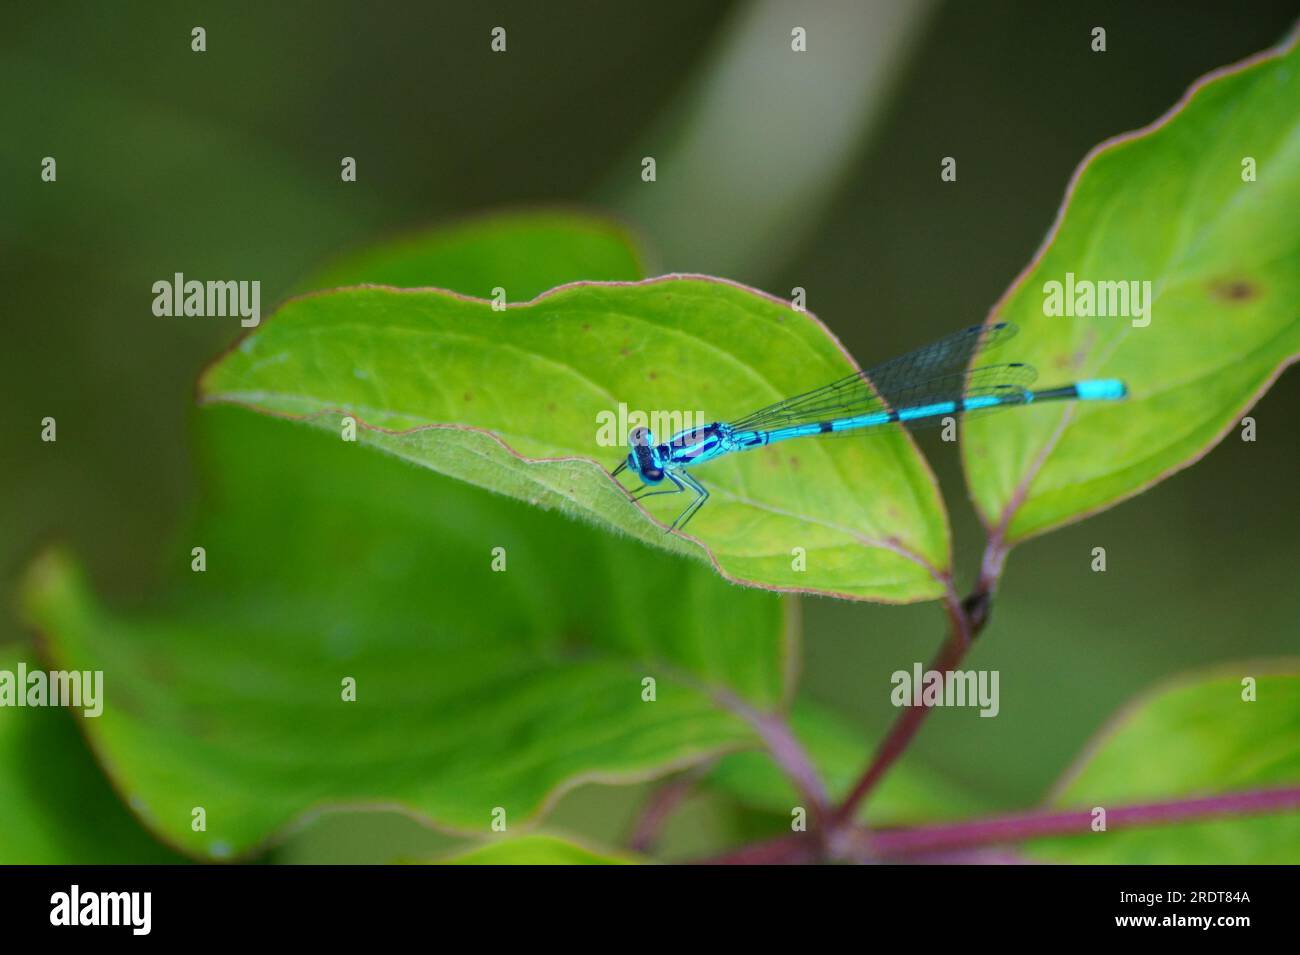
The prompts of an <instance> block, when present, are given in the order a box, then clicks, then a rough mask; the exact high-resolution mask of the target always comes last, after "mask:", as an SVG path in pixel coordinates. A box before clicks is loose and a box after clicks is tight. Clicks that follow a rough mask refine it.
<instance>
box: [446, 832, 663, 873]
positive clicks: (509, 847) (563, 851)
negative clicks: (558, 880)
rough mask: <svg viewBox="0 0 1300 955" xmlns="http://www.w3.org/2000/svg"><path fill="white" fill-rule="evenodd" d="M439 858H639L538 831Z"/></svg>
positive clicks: (502, 861)
mask: <svg viewBox="0 0 1300 955" xmlns="http://www.w3.org/2000/svg"><path fill="white" fill-rule="evenodd" d="M441 861H442V864H443V865H632V864H635V863H636V862H638V861H640V860H638V859H636V858H633V857H632V856H630V855H621V854H619V853H617V852H612V851H610V850H607V849H602V850H600V851H593V850H591V849H588V848H585V847H584V846H580V845H578V844H577V843H575V842H571V841H569V840H568V839H562V838H560V837H559V836H550V835H545V834H543V833H538V834H536V835H530V836H518V837H516V838H513V839H499V840H495V841H493V842H489V843H486V844H484V845H482V846H479V847H478V848H477V849H470V850H469V851H468V852H463V853H461V854H460V855H455V856H452V857H450V858H447V859H443V860H441Z"/></svg>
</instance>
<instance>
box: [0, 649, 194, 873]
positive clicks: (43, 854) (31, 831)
mask: <svg viewBox="0 0 1300 955" xmlns="http://www.w3.org/2000/svg"><path fill="white" fill-rule="evenodd" d="M20 661H22V662H24V663H26V664H27V667H28V671H29V672H30V671H32V670H43V669H45V667H44V666H43V665H42V664H40V663H39V662H38V661H37V659H36V655H35V654H33V653H21V652H15V650H14V648H12V647H10V648H6V651H5V653H4V655H3V656H2V657H0V670H8V671H10V672H17V668H18V664H19V662H20ZM75 718H77V719H80V718H81V717H80V716H78V717H75ZM73 719H74V717H72V716H70V715H69V713H68V712H67V711H65V710H63V709H62V708H21V709H20V708H18V707H9V706H3V707H0V865H56V864H57V865H103V864H106V863H118V864H124V863H125V864H132V865H134V864H143V863H155V862H173V863H174V862H178V861H182V860H181V858H180V857H179V856H177V855H175V854H174V853H172V852H170V851H168V850H167V849H166V848H165V847H164V846H162V845H161V844H159V843H158V842H155V841H154V840H153V839H152V838H150V836H149V835H148V833H146V832H145V831H144V829H142V828H141V827H140V824H139V823H138V822H137V821H136V820H135V819H133V818H132V817H131V814H130V813H129V812H128V811H127V809H126V807H125V806H123V805H122V803H121V801H120V800H119V799H118V798H117V794H116V793H114V792H113V790H112V789H111V788H110V787H109V785H108V782H107V780H105V779H104V776H103V773H101V772H100V770H99V767H98V766H97V765H96V764H95V760H94V758H93V757H92V756H91V755H90V753H89V752H88V751H87V750H86V744H85V740H83V739H82V738H81V736H80V735H78V733H77V730H76V727H75V726H73V723H72V720H73Z"/></svg>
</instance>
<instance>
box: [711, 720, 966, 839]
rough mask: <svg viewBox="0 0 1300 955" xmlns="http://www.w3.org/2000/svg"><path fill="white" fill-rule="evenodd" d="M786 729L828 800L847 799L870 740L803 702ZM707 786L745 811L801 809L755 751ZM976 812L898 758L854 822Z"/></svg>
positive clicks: (728, 761)
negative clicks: (816, 772) (807, 759)
mask: <svg viewBox="0 0 1300 955" xmlns="http://www.w3.org/2000/svg"><path fill="white" fill-rule="evenodd" d="M791 724H792V726H793V728H794V731H795V735H796V736H797V737H798V738H799V741H800V742H801V743H803V745H804V748H805V749H806V750H807V752H808V755H809V756H810V757H812V761H813V764H814V765H815V766H816V767H817V769H818V770H819V771H820V773H821V778H822V780H823V781H824V782H825V783H826V787H827V790H828V791H829V792H830V794H831V798H832V799H833V800H835V801H838V800H840V799H842V798H843V797H845V796H847V795H848V792H849V789H850V788H851V787H852V786H853V784H854V783H855V782H856V781H857V778H858V776H859V775H861V773H862V771H863V769H864V768H865V767H866V764H867V760H868V759H869V758H870V756H871V753H872V746H873V743H872V742H871V741H870V739H869V738H868V737H867V736H866V734H864V733H863V732H862V731H860V730H858V729H856V728H855V727H852V726H849V725H848V724H847V723H846V722H845V721H844V719H843V718H842V717H840V716H838V715H837V714H835V713H833V712H832V711H830V710H828V709H825V708H824V707H821V706H818V705H817V704H814V703H810V702H807V701H804V700H799V701H797V702H796V703H795V706H794V711H793V713H792V714H791ZM709 782H710V784H712V785H714V786H716V787H717V788H719V789H721V790H723V791H724V792H727V793H730V794H731V795H732V796H734V797H735V798H736V799H737V800H739V801H740V802H741V803H742V804H744V805H746V806H749V807H752V808H757V809H763V810H766V811H769V812H773V813H776V814H778V815H782V816H787V817H788V816H789V814H790V810H791V809H792V808H794V807H795V806H799V805H802V803H803V801H802V800H801V799H800V797H799V796H798V795H797V794H796V793H795V790H794V787H793V786H791V785H790V782H789V780H787V779H786V778H785V776H784V775H783V774H782V773H781V772H780V770H778V769H777V767H776V765H775V764H774V763H773V762H772V760H771V759H770V758H769V757H768V756H767V754H766V753H762V752H758V751H748V752H738V753H730V754H728V755H727V756H724V757H723V758H722V759H721V760H719V761H718V765H717V766H716V767H715V768H714V770H713V772H712V773H711V774H710V775H709ZM979 808H981V807H980V805H979V804H978V803H974V802H972V800H971V799H970V798H969V797H967V796H966V795H965V794H963V793H962V792H960V790H959V789H958V788H957V787H956V786H955V785H953V784H952V783H951V782H948V781H947V780H945V779H943V778H942V777H940V776H938V775H937V774H934V773H932V772H929V771H928V770H925V769H923V768H921V767H920V766H918V765H917V764H916V763H915V761H912V760H908V759H907V758H904V759H903V760H902V761H901V762H900V763H899V764H898V765H897V766H895V767H894V768H893V769H892V770H890V772H889V774H888V775H887V776H886V777H885V779H884V781H883V782H882V783H881V784H880V788H879V789H878V790H876V792H875V793H874V794H873V795H872V797H871V798H870V799H869V800H868V801H867V802H866V803H864V804H863V807H862V810H861V813H860V816H861V818H863V819H866V820H869V821H870V822H872V823H873V824H890V825H893V824H903V823H920V822H926V821H928V820H933V819H936V818H954V817H958V816H962V815H967V814H969V813H971V812H973V811H977V810H978V809H979Z"/></svg>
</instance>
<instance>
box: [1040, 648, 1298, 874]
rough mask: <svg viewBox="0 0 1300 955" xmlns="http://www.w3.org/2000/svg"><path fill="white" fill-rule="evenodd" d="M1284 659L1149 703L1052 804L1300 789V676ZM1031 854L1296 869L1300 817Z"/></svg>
mask: <svg viewBox="0 0 1300 955" xmlns="http://www.w3.org/2000/svg"><path fill="white" fill-rule="evenodd" d="M1285 666H1286V670H1285V672H1278V671H1279V670H1280V669H1281V668H1280V667H1279V666H1273V667H1266V666H1263V665H1260V664H1253V663H1245V664H1240V665H1238V666H1236V667H1234V668H1233V672H1232V674H1231V675H1225V674H1224V673H1222V672H1221V673H1219V674H1217V675H1214V676H1208V677H1198V678H1193V679H1187V680H1183V681H1181V682H1178V683H1174V684H1171V685H1169V686H1165V687H1163V688H1160V689H1157V690H1156V691H1155V692H1153V693H1151V694H1150V695H1149V696H1146V697H1143V698H1139V699H1138V700H1137V701H1136V702H1135V703H1134V704H1132V705H1131V706H1130V707H1129V708H1127V709H1126V710H1124V711H1122V712H1121V713H1120V714H1119V715H1118V716H1117V718H1116V720H1115V722H1114V723H1113V724H1112V725H1111V726H1110V727H1108V728H1107V729H1105V730H1104V731H1103V732H1102V733H1101V735H1100V737H1099V738H1098V739H1097V740H1096V741H1094V743H1093V744H1092V745H1091V746H1089V747H1088V750H1087V751H1086V752H1085V754H1084V756H1083V758H1082V761H1081V763H1080V765H1078V766H1076V767H1075V768H1074V769H1073V770H1072V771H1071V773H1070V774H1069V775H1068V776H1067V779H1066V780H1065V782H1064V784H1063V785H1062V787H1061V788H1060V790H1059V792H1058V794H1057V796H1056V798H1055V799H1054V800H1053V804H1054V805H1057V806H1061V807H1081V808H1091V807H1093V806H1102V807H1115V806H1120V805H1124V804H1130V803H1141V802H1155V801H1160V800H1165V799H1177V798H1181V797H1188V798H1191V797H1193V796H1204V795H1212V794H1215V793H1226V792H1234V791H1242V790H1247V789H1263V788H1270V787H1276V786H1282V785H1297V784H1300V671H1298V670H1297V669H1296V668H1295V664H1294V663H1288V664H1286V665H1285ZM1270 670H1272V671H1273V672H1269V671H1270ZM1247 676H1251V677H1255V678H1256V679H1257V681H1258V683H1257V699H1256V700H1255V702H1246V701H1243V699H1242V692H1243V689H1242V682H1241V681H1242V678H1244V677H1247ZM1026 851H1027V852H1029V853H1030V854H1032V855H1035V856H1038V857H1040V858H1047V859H1052V860H1056V861H1062V862H1075V863H1083V862H1088V863H1093V862H1095V863H1107V864H1156V863H1158V864H1171V865H1186V864H1191V865H1202V864H1215V865H1228V864H1248V863H1249V864H1263V863H1271V864H1294V863H1296V862H1300V813H1296V812H1291V813H1279V814H1274V815H1259V816H1244V817H1241V818H1236V819H1220V820H1214V821H1209V822H1196V823H1178V824H1173V825H1167V826H1151V827H1144V828H1140V829H1116V830H1112V831H1108V832H1088V833H1086V834H1083V835H1079V836H1073V837H1069V838H1059V839H1039V840H1035V841H1033V842H1030V843H1028V844H1027V846H1026Z"/></svg>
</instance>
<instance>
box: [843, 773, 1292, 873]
mask: <svg viewBox="0 0 1300 955" xmlns="http://www.w3.org/2000/svg"><path fill="white" fill-rule="evenodd" d="M1288 809H1300V786H1288V787H1285V788H1281V789H1259V790H1250V791H1247V792H1235V793H1224V794H1223V795H1218V796H1203V797H1200V798H1197V799H1182V800H1172V801H1169V802H1153V803H1142V804H1139V805H1134V806H1116V807H1115V808H1113V809H1107V810H1106V827H1107V829H1108V830H1113V829H1121V828H1123V829H1128V828H1134V827H1141V826H1162V825H1169V824H1170V823H1175V822H1187V821H1189V820H1193V819H1213V818H1216V817H1221V816H1236V815H1244V814H1247V813H1269V812H1282V811H1284V810H1288ZM1091 827H1092V811H1091V810H1088V809H1077V810H1067V811H1065V812H1052V811H1035V812H1027V813H1019V814H1015V815H1008V816H994V817H991V818H988V819H975V820H972V821H970V822H956V823H944V824H942V825H937V826H916V827H911V828H900V829H876V830H865V829H863V830H858V833H857V836H858V838H857V840H856V841H857V842H858V843H859V844H860V848H861V849H862V850H863V851H864V852H866V853H867V854H868V855H869V856H870V857H872V858H876V859H879V858H896V857H898V856H911V855H920V854H926V853H932V852H941V851H950V850H954V849H969V848H972V847H975V846H987V845H999V844H1002V843H1018V842H1023V841H1024V840H1026V839H1035V838H1040V837H1042V836H1069V835H1079V834H1083V833H1088V832H1091V831H1092V830H1091Z"/></svg>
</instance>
